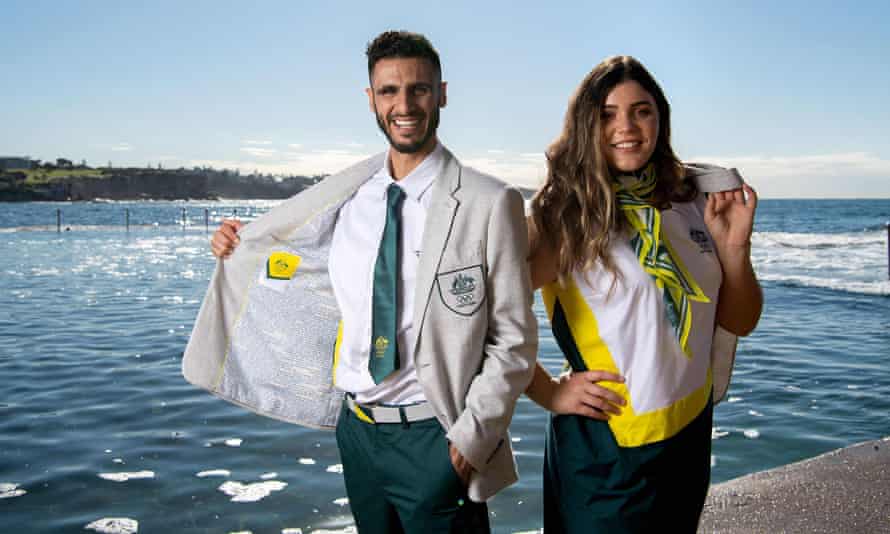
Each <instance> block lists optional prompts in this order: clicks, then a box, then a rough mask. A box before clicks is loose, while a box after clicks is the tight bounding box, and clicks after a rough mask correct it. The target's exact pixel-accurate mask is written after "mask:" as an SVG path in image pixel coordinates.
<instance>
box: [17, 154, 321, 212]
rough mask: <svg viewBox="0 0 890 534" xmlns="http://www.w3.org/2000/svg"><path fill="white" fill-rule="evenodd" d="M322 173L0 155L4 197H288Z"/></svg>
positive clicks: (174, 198) (159, 198) (316, 180)
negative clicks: (101, 163) (268, 172)
mask: <svg viewBox="0 0 890 534" xmlns="http://www.w3.org/2000/svg"><path fill="white" fill-rule="evenodd" d="M324 177H325V175H318V176H273V175H265V174H260V173H252V174H247V175H242V174H241V173H240V171H238V170H234V171H233V170H229V169H223V170H217V169H213V168H211V167H194V168H192V169H185V168H179V169H161V168H160V166H159V168H150V167H145V168H141V167H125V168H112V167H111V164H110V163H109V166H108V167H106V168H92V167H89V166H87V165H86V161H83V162H81V163H80V164H75V163H74V162H72V161H71V160H68V159H65V158H58V159H56V161H55V163H51V162H46V163H43V162H41V161H40V160H32V159H30V158H26V157H0V201H33V200H50V201H52V200H95V199H100V198H101V199H109V200H149V199H155V200H182V199H215V198H263V199H275V198H287V197H289V196H292V195H294V194H296V193H298V192H300V191H302V190H303V189H305V188H306V187H308V186H310V185H312V184H315V183H317V182H319V181H321V180H322V179H323V178H324Z"/></svg>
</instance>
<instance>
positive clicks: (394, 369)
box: [183, 32, 537, 533]
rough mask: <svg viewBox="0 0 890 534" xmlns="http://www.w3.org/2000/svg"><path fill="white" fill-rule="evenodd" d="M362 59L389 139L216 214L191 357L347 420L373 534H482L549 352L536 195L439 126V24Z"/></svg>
mask: <svg viewBox="0 0 890 534" xmlns="http://www.w3.org/2000/svg"><path fill="white" fill-rule="evenodd" d="M367 57H368V74H369V78H370V87H369V88H368V89H367V95H368V101H369V104H370V108H371V111H372V112H373V113H374V115H375V117H376V120H377V123H378V125H379V126H380V129H381V130H382V131H383V134H384V135H385V136H386V138H387V140H388V141H389V149H388V151H386V152H385V153H383V154H379V155H377V156H375V157H373V158H371V159H369V160H366V161H363V162H361V163H358V164H356V165H355V166H353V167H351V168H349V169H347V170H345V171H343V172H341V173H339V174H336V175H333V176H331V177H329V178H327V179H326V180H324V181H322V182H321V183H319V184H318V185H316V186H314V187H313V188H311V189H309V190H307V191H304V192H302V193H300V194H298V195H296V196H295V197H293V198H291V199H289V200H287V201H285V202H284V203H283V204H282V205H281V206H279V207H277V208H276V209H273V210H272V211H270V212H269V213H267V214H266V215H264V216H262V217H260V218H259V219H257V220H256V221H255V222H253V223H251V224H249V225H246V226H244V227H243V228H242V227H241V225H240V223H238V222H236V221H226V222H224V223H223V224H222V225H221V226H220V228H219V229H218V230H217V231H216V233H215V234H214V236H213V239H212V250H213V253H214V254H215V255H216V256H218V257H220V258H221V261H220V262H218V264H217V268H216V271H215V272H214V275H213V278H212V280H211V283H210V289H209V290H208V293H207V296H206V297H205V300H204V303H203V305H202V307H201V311H200V312H199V315H198V319H197V321H196V323H195V329H194V331H193V333H192V337H191V339H190V341H189V345H188V347H187V348H186V352H185V356H184V360H183V373H184V375H185V377H186V378H187V379H188V380H189V381H191V382H192V383H194V384H196V385H199V386H201V387H204V388H206V389H209V390H210V391H212V392H213V393H214V394H216V395H218V396H220V397H222V398H225V399H228V400H230V401H232V402H235V403H237V404H239V405H242V406H245V407H247V408H250V409H252V410H254V411H257V412H259V413H261V414H264V415H269V416H271V417H275V418H279V419H283V420H286V421H291V422H294V423H298V424H303V425H308V426H312V427H323V428H331V427H336V434H337V444H338V447H339V448H340V453H341V458H342V461H343V474H344V477H345V481H346V491H347V494H348V496H349V500H350V506H351V508H352V512H353V515H354V516H355V520H356V525H357V526H358V529H359V531H360V532H362V533H378V532H379V533H398V532H407V533H413V532H423V533H438V532H443V533H444V532H461V533H464V532H466V533H473V532H488V531H489V530H490V529H489V524H488V513H487V508H486V506H485V500H487V499H488V498H489V497H491V496H492V495H494V494H495V493H496V492H497V491H499V490H500V489H502V488H504V487H506V486H508V485H509V484H511V483H513V482H515V481H516V479H517V475H516V466H515V462H514V460H513V454H512V449H511V446H510V439H509V436H508V434H507V427H508V426H509V423H510V419H511V418H512V415H513V410H514V407H515V404H516V400H517V398H518V396H519V395H520V394H521V393H522V392H523V391H524V390H525V388H526V386H527V385H528V383H529V381H530V380H531V376H532V372H533V369H534V361H535V354H536V351H537V328H536V323H535V318H534V315H533V314H532V311H531V306H532V292H531V288H530V280H529V274H528V270H527V269H528V268H527V263H526V257H527V255H528V250H527V249H528V245H527V237H526V226H525V218H524V215H523V201H522V197H521V195H520V194H519V192H518V191H517V190H516V189H514V188H512V187H508V186H506V185H504V184H503V183H501V182H499V181H497V180H495V179H494V178H491V177H489V176H485V175H482V174H480V173H478V172H477V171H474V170H473V169H470V168H468V167H464V166H463V165H461V164H460V162H459V161H458V160H457V159H456V158H455V157H454V156H453V155H452V154H451V153H450V152H449V151H448V150H447V149H446V148H445V147H444V146H443V145H442V144H441V143H440V142H439V140H438V138H437V136H436V130H437V127H438V124H439V110H440V109H441V108H443V107H445V104H446V101H447V98H446V89H447V86H446V83H445V82H443V81H442V75H441V65H440V62H439V56H438V54H437V53H436V51H435V49H434V48H433V47H432V45H431V44H430V43H429V41H428V40H427V39H426V38H425V37H423V36H422V35H418V34H413V33H408V32H386V33H383V34H381V35H380V36H378V37H377V38H376V39H374V41H372V42H371V43H370V44H369V45H368V49H367Z"/></svg>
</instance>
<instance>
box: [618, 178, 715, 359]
mask: <svg viewBox="0 0 890 534" xmlns="http://www.w3.org/2000/svg"><path fill="white" fill-rule="evenodd" d="M656 180H657V177H656V175H655V166H654V165H652V164H651V163H650V164H649V165H648V166H647V167H646V168H645V169H644V170H643V172H642V173H641V174H640V176H637V177H632V179H631V180H627V179H623V180H622V179H616V181H615V182H614V183H613V184H612V190H613V191H615V196H616V198H617V199H618V204H619V205H620V207H621V211H622V212H623V213H624V216H625V217H626V218H627V222H628V223H630V226H631V229H632V231H633V236H632V237H631V239H630V244H631V246H632V247H633V249H634V253H635V254H636V255H637V258H638V259H639V262H640V265H641V266H642V267H643V270H644V271H646V272H647V273H648V274H649V276H651V277H652V280H654V281H655V285H656V286H658V288H659V289H660V290H661V291H662V295H663V299H664V309H665V313H666V315H667V318H668V320H669V321H670V323H671V326H673V327H674V333H675V335H676V336H677V340H678V341H679V342H680V347H681V348H682V349H683V352H684V353H685V354H686V356H688V357H692V355H691V354H690V353H689V347H688V345H687V341H688V339H689V329H690V327H691V326H692V308H691V307H690V305H689V301H690V300H693V301H696V302H710V299H708V297H707V296H705V294H704V292H703V291H702V289H701V287H699V285H698V284H697V283H696V281H695V279H694V278H693V277H692V275H691V274H689V271H687V270H686V267H684V266H683V262H681V261H680V256H679V255H678V254H677V253H676V252H674V250H673V248H671V244H670V242H669V241H668V239H667V236H665V235H664V233H663V232H662V229H661V212H660V211H659V210H658V209H656V208H654V207H652V206H651V205H650V204H649V203H648V202H647V201H648V200H650V199H651V198H652V193H653V191H655V184H656Z"/></svg>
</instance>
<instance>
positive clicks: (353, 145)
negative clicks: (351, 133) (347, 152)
mask: <svg viewBox="0 0 890 534" xmlns="http://www.w3.org/2000/svg"><path fill="white" fill-rule="evenodd" d="M341 144H342V146H345V147H346V148H364V146H365V145H363V144H361V143H358V142H356V141H348V142H346V143H341Z"/></svg>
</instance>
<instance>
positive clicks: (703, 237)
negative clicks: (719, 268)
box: [689, 228, 714, 254]
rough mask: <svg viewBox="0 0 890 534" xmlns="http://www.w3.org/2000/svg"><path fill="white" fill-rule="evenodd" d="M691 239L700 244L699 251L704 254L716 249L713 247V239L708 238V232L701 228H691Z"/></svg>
mask: <svg viewBox="0 0 890 534" xmlns="http://www.w3.org/2000/svg"><path fill="white" fill-rule="evenodd" d="M689 239H691V240H693V241H695V243H696V244H697V245H698V248H699V251H700V252H701V253H702V254H704V253H707V252H714V249H713V248H711V240H710V239H708V234H707V232H705V231H703V230H699V229H698V228H690V229H689Z"/></svg>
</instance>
